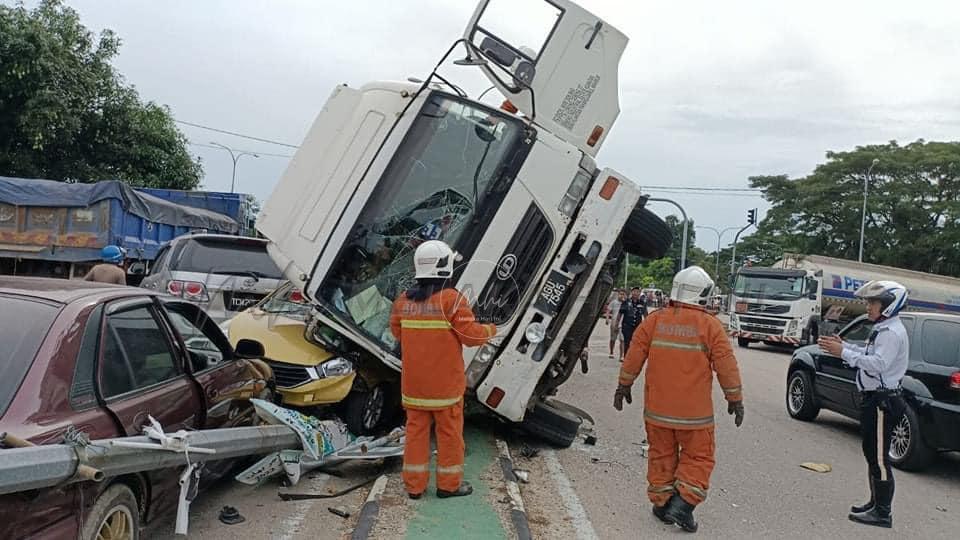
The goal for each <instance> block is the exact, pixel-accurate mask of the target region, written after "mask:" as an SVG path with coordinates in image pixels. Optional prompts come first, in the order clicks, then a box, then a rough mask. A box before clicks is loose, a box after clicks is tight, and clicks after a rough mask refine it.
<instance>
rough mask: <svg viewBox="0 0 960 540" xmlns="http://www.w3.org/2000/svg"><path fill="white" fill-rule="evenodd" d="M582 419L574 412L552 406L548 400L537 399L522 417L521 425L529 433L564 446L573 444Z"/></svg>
mask: <svg viewBox="0 0 960 540" xmlns="http://www.w3.org/2000/svg"><path fill="white" fill-rule="evenodd" d="M581 423H583V420H582V419H581V418H580V417H579V416H576V415H575V414H573V413H571V412H569V411H566V410H563V409H560V408H557V407H554V406H552V405H551V404H550V402H548V401H539V402H538V403H537V404H536V406H534V408H533V409H531V410H530V411H527V415H526V416H525V417H524V419H523V422H522V423H521V424H520V425H521V427H522V428H523V429H524V430H526V431H527V432H528V433H530V434H531V435H534V436H536V437H538V438H540V439H543V440H544V441H546V442H548V443H550V444H552V445H554V446H557V447H559V448H566V447H568V446H570V445H571V444H573V441H574V440H576V438H577V433H578V432H579V431H580V424H581Z"/></svg>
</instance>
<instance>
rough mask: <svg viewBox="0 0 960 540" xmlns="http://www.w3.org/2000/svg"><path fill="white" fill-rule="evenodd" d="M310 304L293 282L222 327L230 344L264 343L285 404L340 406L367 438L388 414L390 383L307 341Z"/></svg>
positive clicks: (351, 424)
mask: <svg viewBox="0 0 960 540" xmlns="http://www.w3.org/2000/svg"><path fill="white" fill-rule="evenodd" d="M309 313H310V304H309V303H307V301H306V299H304V297H303V295H302V294H301V293H300V291H299V290H297V289H296V288H295V287H294V286H293V285H292V284H291V283H289V282H288V283H285V284H283V285H281V286H280V287H279V288H277V290H275V291H274V292H272V293H271V294H270V295H268V296H267V297H266V298H264V299H263V300H261V301H260V302H259V303H257V304H256V305H254V306H252V307H250V308H248V309H247V310H246V311H243V312H242V313H239V314H237V316H236V317H234V318H233V319H231V320H229V321H227V322H225V323H223V324H222V325H221V328H224V330H225V332H226V334H227V336H228V337H229V338H230V343H231V344H232V345H234V346H236V344H237V342H239V341H240V340H241V339H252V340H255V341H258V342H260V343H262V344H263V348H264V353H265V354H264V360H265V361H266V363H267V364H269V365H270V367H271V368H273V373H274V379H275V380H276V384H277V391H278V392H279V393H280V395H281V396H282V399H283V405H285V406H289V407H298V408H311V407H317V406H328V405H335V404H338V405H339V407H340V409H341V411H340V413H341V416H342V417H343V420H344V421H345V422H346V424H347V427H348V428H349V429H350V431H351V432H353V433H355V434H358V435H365V434H368V433H371V432H373V431H375V430H376V428H377V427H379V426H380V425H381V423H382V422H383V421H384V420H386V418H387V416H389V414H388V413H389V411H390V410H392V409H393V407H392V404H391V401H392V400H391V398H392V396H391V392H390V390H391V384H390V382H389V380H388V379H387V378H385V377H383V376H382V375H381V374H379V373H377V372H376V371H370V370H366V369H364V370H361V371H358V366H356V364H355V361H354V360H353V359H351V358H345V357H342V356H339V355H337V354H335V353H333V352H330V351H328V350H327V349H325V348H324V347H321V346H319V345H317V344H314V343H312V342H310V341H307V339H306V338H305V337H304V331H305V329H306V324H307V323H306V321H307V317H308V315H309Z"/></svg>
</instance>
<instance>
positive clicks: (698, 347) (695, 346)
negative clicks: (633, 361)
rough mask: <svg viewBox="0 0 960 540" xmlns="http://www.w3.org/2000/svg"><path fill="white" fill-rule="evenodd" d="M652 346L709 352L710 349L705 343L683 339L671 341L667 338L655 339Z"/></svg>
mask: <svg viewBox="0 0 960 540" xmlns="http://www.w3.org/2000/svg"><path fill="white" fill-rule="evenodd" d="M650 347H662V348H665V349H681V350H684V351H701V352H708V351H709V349H708V348H707V346H706V345H704V344H703V343H686V342H683V341H670V340H666V339H655V340H653V342H652V343H650Z"/></svg>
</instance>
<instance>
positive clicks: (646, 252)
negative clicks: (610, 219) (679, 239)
mask: <svg viewBox="0 0 960 540" xmlns="http://www.w3.org/2000/svg"><path fill="white" fill-rule="evenodd" d="M620 238H621V241H622V242H623V249H624V250H626V252H627V253H629V254H631V255H637V256H638V257H643V258H644V259H659V258H660V257H663V256H664V255H666V254H667V250H669V249H670V244H671V243H672V242H673V233H672V232H671V231H670V227H667V224H666V223H665V222H664V221H663V220H662V219H660V217H659V216H657V215H656V214H654V213H653V212H651V211H650V210H647V209H646V208H644V207H642V206H640V207H637V208H634V209H633V212H631V213H630V217H628V218H627V223H626V225H625V226H624V228H623V234H622V235H621V236H620Z"/></svg>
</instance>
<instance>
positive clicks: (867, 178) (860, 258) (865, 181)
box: [857, 158, 880, 262]
mask: <svg viewBox="0 0 960 540" xmlns="http://www.w3.org/2000/svg"><path fill="white" fill-rule="evenodd" d="M877 163H880V160H879V159H877V158H874V159H873V162H871V163H870V168H869V169H867V175H866V176H864V177H863V214H862V215H861V217H860V255H859V256H858V257H857V262H863V231H864V229H866V227H867V186H869V185H870V184H869V181H870V174H871V173H873V168H874V167H876V166H877Z"/></svg>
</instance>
